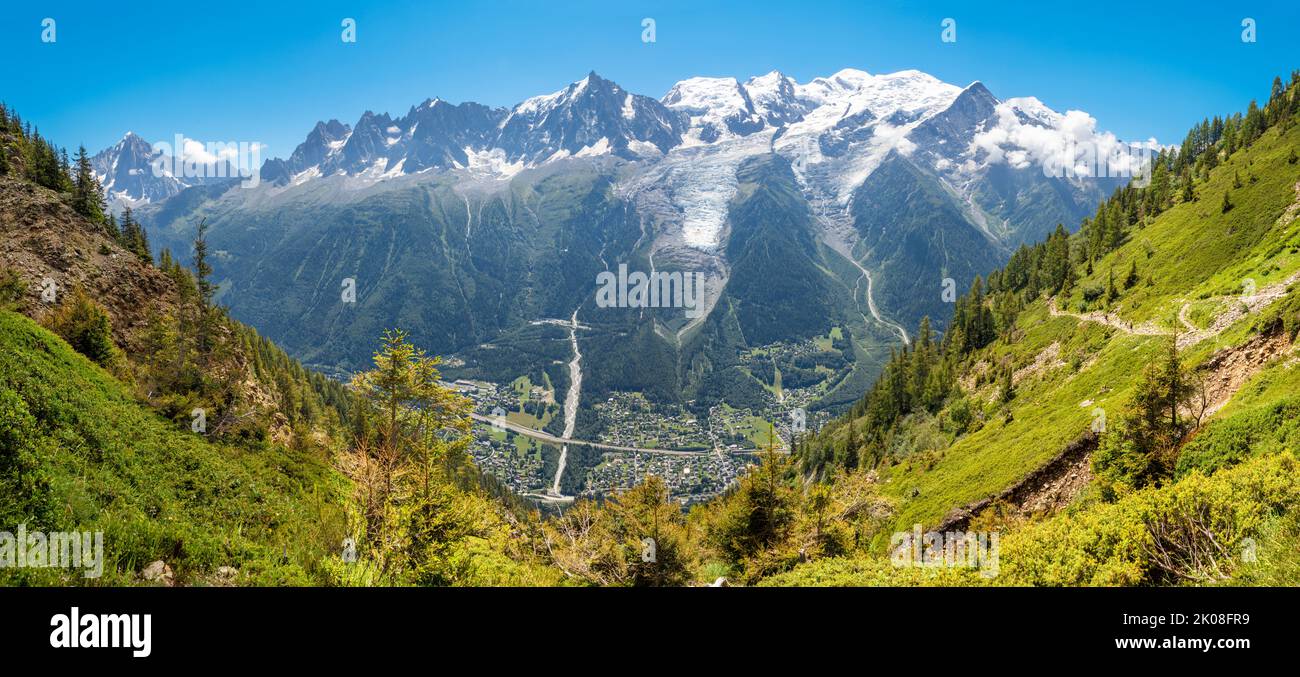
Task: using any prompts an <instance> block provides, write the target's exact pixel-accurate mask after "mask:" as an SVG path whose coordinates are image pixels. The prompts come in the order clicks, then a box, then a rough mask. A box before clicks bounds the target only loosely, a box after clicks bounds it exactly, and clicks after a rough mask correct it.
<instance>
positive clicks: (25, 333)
mask: <svg viewBox="0 0 1300 677" xmlns="http://www.w3.org/2000/svg"><path fill="white" fill-rule="evenodd" d="M0 487H3V488H2V489H0V525H4V528H5V529H8V530H11V531H12V530H13V529H15V528H16V526H17V525H18V524H25V525H26V527H27V529H28V530H29V531H32V530H43V531H102V532H103V539H104V555H105V563H104V573H103V576H102V577H101V578H99V579H94V580H88V579H83V578H82V577H81V574H80V572H71V571H68V570H65V569H54V568H48V569H33V568H12V569H11V568H5V569H0V583H3V584H33V585H51V584H70V585H127V584H132V583H135V582H138V580H139V579H138V574H139V572H140V570H141V569H142V568H143V567H144V566H145V565H147V564H148V563H150V562H152V561H155V560H160V559H161V560H164V561H165V562H166V563H167V564H168V565H169V566H170V567H172V569H173V570H174V572H175V575H176V581H177V583H178V584H200V585H201V584H205V583H208V582H216V581H217V580H219V579H218V577H217V576H216V570H217V569H218V568H219V567H222V566H232V567H235V568H236V569H238V570H239V576H238V577H237V578H236V579H235V580H236V581H237V582H239V583H241V584H266V585H282V584H289V585H292V584H312V583H319V582H321V581H322V578H321V572H319V571H317V570H316V566H317V565H316V563H318V562H320V561H321V559H322V558H323V557H325V556H326V555H327V554H329V553H330V552H333V551H337V550H338V548H339V547H340V544H341V543H342V541H343V538H344V536H345V529H344V516H343V514H342V510H341V508H340V506H341V505H342V504H343V500H342V497H341V493H342V491H343V488H344V485H343V483H342V480H341V478H340V477H339V476H338V475H336V474H335V473H334V471H333V470H331V469H330V468H329V465H328V464H327V463H326V462H325V461H324V460H323V459H319V458H315V457H312V456H307V455H300V454H298V453H296V452H293V451H289V450H286V449H283V448H279V447H270V446H269V445H268V446H255V447H241V446H231V445H226V444H214V443H211V442H209V441H207V440H205V439H204V438H203V437H201V436H199V435H197V434H191V433H188V432H184V431H182V430H180V429H178V428H177V427H176V426H175V425H174V424H173V423H171V422H169V421H166V420H164V419H163V418H161V417H160V416H158V415H157V414H155V413H154V412H153V411H151V410H149V409H148V408H146V407H144V406H142V405H140V404H139V403H137V402H136V401H135V400H134V399H133V398H132V396H131V394H130V393H129V392H128V391H127V389H126V387H125V386H123V385H122V384H121V383H120V382H118V381H117V380H115V379H114V378H113V377H112V376H110V375H109V374H108V373H106V372H104V371H103V370H102V369H101V368H100V367H98V366H97V365H95V364H93V363H92V362H90V361H89V360H87V359H86V358H85V357H83V356H81V355H80V354H78V353H76V352H75V351H73V350H72V349H71V348H70V347H69V346H68V345H67V344H66V343H64V342H63V341H62V340H61V339H59V338H57V337H56V336H54V335H53V334H51V333H49V332H47V331H46V330H44V329H42V328H41V327H39V326H38V325H36V324H35V323H34V322H32V321H31V320H29V319H27V318H25V317H23V316H21V315H18V314H15V313H11V312H7V311H0Z"/></svg>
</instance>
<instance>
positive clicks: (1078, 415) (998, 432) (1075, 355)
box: [886, 126, 1300, 526]
mask: <svg viewBox="0 0 1300 677" xmlns="http://www.w3.org/2000/svg"><path fill="white" fill-rule="evenodd" d="M1297 148H1300V127H1294V126H1293V127H1292V128H1291V129H1290V130H1288V131H1286V132H1285V133H1280V132H1279V131H1278V130H1276V129H1275V130H1271V131H1269V132H1268V133H1267V134H1266V135H1265V137H1264V138H1262V139H1260V141H1258V142H1257V143H1256V145H1255V146H1252V147H1251V148H1250V149H1248V150H1247V151H1243V152H1240V153H1237V154H1235V155H1233V156H1232V159H1231V160H1230V161H1229V162H1227V163H1225V165H1224V166H1221V167H1219V168H1218V169H1216V170H1215V171H1214V172H1213V174H1212V175H1211V178H1210V180H1209V181H1208V182H1206V184H1205V185H1204V186H1203V187H1202V188H1201V196H1200V197H1199V199H1198V200H1196V201H1195V202H1191V203H1185V204H1180V205H1178V206H1175V207H1174V208H1172V209H1170V210H1169V211H1167V212H1165V213H1163V214H1161V215H1160V216H1159V217H1158V218H1156V219H1155V220H1154V221H1153V222H1152V223H1151V224H1150V225H1148V226H1146V227H1145V228H1144V229H1141V230H1138V231H1136V234H1135V235H1134V236H1133V237H1131V238H1130V240H1129V242H1127V243H1126V244H1125V245H1123V246H1122V247H1120V248H1119V249H1117V250H1116V251H1114V252H1112V253H1111V254H1109V255H1108V256H1107V257H1106V258H1104V259H1102V260H1100V261H1098V262H1096V263H1095V264H1094V266H1093V274H1092V276H1090V277H1084V278H1083V279H1081V280H1079V282H1077V283H1076V284H1075V294H1074V296H1073V297H1072V298H1071V299H1070V300H1069V301H1068V302H1067V301H1064V300H1062V301H1061V302H1060V306H1061V307H1062V308H1063V309H1072V308H1075V307H1076V305H1077V303H1078V301H1079V300H1080V299H1081V295H1082V291H1081V290H1082V289H1084V288H1085V287H1087V286H1088V285H1090V284H1102V285H1104V284H1105V283H1106V278H1107V274H1108V271H1109V270H1110V269H1111V268H1112V267H1113V268H1114V269H1115V270H1116V275H1117V276H1120V275H1122V274H1124V273H1126V272H1127V270H1128V269H1129V266H1130V262H1131V261H1133V260H1138V261H1139V264H1138V269H1139V272H1140V274H1141V276H1142V278H1143V281H1141V282H1139V283H1138V285H1137V286H1135V287H1134V288H1133V289H1132V290H1130V291H1129V292H1127V293H1125V294H1124V295H1123V296H1122V297H1121V300H1120V301H1119V302H1118V303H1117V304H1116V306H1114V307H1113V308H1112V311H1111V312H1112V314H1114V315H1115V316H1117V317H1118V318H1119V321H1122V322H1131V323H1132V324H1133V325H1134V326H1135V327H1136V326H1140V325H1142V324H1143V323H1147V322H1154V323H1155V324H1157V325H1158V326H1160V327H1161V328H1163V329H1168V330H1172V329H1173V328H1174V327H1175V326H1176V324H1175V323H1177V322H1178V320H1177V316H1178V312H1179V309H1180V308H1181V306H1182V305H1183V303H1185V302H1188V301H1191V300H1193V299H1198V298H1200V299H1218V300H1220V301H1222V302H1223V304H1224V305H1225V306H1226V305H1228V304H1231V303H1232V302H1234V300H1235V299H1236V298H1237V297H1238V296H1239V295H1240V293H1241V289H1242V281H1243V280H1245V279H1247V278H1252V279H1254V280H1255V284H1256V286H1257V288H1261V289H1262V288H1264V287H1266V286H1267V285H1270V284H1273V283H1275V282H1277V281H1279V280H1285V279H1287V278H1289V277H1290V276H1291V275H1293V274H1295V273H1296V272H1297V271H1300V256H1298V255H1297V254H1295V253H1294V252H1295V249H1296V247H1297V244H1298V243H1300V222H1297V221H1296V220H1295V219H1292V220H1290V221H1289V222H1284V223H1278V220H1279V217H1280V216H1281V215H1282V214H1283V212H1284V211H1285V210H1286V208H1287V207H1288V206H1289V205H1291V204H1293V203H1294V202H1295V201H1296V199H1297V193H1296V189H1295V186H1296V184H1297V181H1298V180H1300V166H1297V165H1291V164H1288V163H1287V160H1286V158H1287V154H1288V151H1289V150H1291V149H1297ZM1234 171H1240V173H1241V175H1242V176H1243V186H1242V187H1241V188H1240V189H1235V190H1233V195H1234V198H1233V199H1234V201H1235V202H1236V203H1237V207H1235V208H1234V209H1232V210H1230V211H1229V212H1227V213H1221V212H1220V209H1219V201H1220V199H1221V191H1222V190H1224V189H1226V188H1227V187H1228V186H1230V185H1231V182H1232V181H1233V175H1234ZM1247 171H1249V172H1251V173H1253V175H1255V176H1256V177H1257V178H1258V180H1257V181H1256V182H1254V183H1250V182H1249V181H1248V179H1245V176H1246V172H1247ZM1148 251H1150V252H1151V254H1150V256H1148V254H1147V252H1148ZM1148 279H1150V280H1154V282H1153V283H1148V281H1147V280H1148ZM1279 303H1281V302H1280V301H1279ZM1048 306H1049V301H1048V300H1047V299H1040V300H1039V301H1036V302H1035V303H1034V304H1032V305H1030V306H1029V307H1028V308H1027V309H1026V310H1025V311H1024V312H1022V313H1021V315H1020V317H1019V319H1018V320H1017V323H1016V325H1017V326H1016V331H1014V332H1012V334H1013V336H1014V340H1012V341H1005V340H999V341H997V342H995V343H994V344H993V345H991V346H989V347H988V348H986V349H985V350H984V351H983V352H982V353H980V354H979V355H977V356H976V358H975V360H973V364H974V365H976V366H975V367H973V368H978V365H979V364H980V362H986V363H990V364H999V363H1002V362H1004V361H1007V362H1010V363H1011V364H1012V365H1013V366H1014V367H1015V368H1017V369H1021V368H1026V367H1029V366H1030V365H1032V364H1034V362H1035V360H1036V359H1037V358H1039V356H1040V355H1044V351H1046V350H1047V349H1048V348H1049V347H1051V346H1053V345H1055V346H1057V348H1055V349H1053V351H1052V353H1057V354H1058V355H1059V357H1056V358H1053V359H1051V360H1046V359H1045V360H1044V361H1046V362H1047V364H1046V365H1045V366H1043V367H1042V369H1041V370H1040V371H1038V372H1037V373H1034V374H1032V375H1030V376H1028V377H1026V378H1025V379H1024V380H1022V381H1020V382H1019V383H1017V395H1016V398H1015V399H1014V400H1013V401H1012V403H1011V406H1010V410H1011V414H1012V420H1011V421H1010V422H1009V423H1004V422H1003V421H1002V420H1000V419H998V420H992V421H990V422H989V423H987V424H986V425H984V426H983V427H982V428H980V429H979V430H978V431H976V432H974V433H971V434H969V435H966V436H964V437H962V438H960V439H958V440H957V441H956V442H955V443H954V444H953V445H952V446H951V447H948V448H947V449H944V450H942V455H943V456H942V458H941V459H939V460H938V461H937V462H936V463H935V464H934V465H933V467H931V468H929V469H925V468H922V467H919V466H917V465H909V464H902V465H899V466H895V467H894V468H891V469H890V471H889V472H887V473H886V481H887V487H888V489H887V491H888V492H889V493H892V494H894V495H895V496H897V497H899V498H900V499H902V501H903V502H902V504H901V508H900V511H899V513H898V524H900V525H903V526H909V525H911V524H912V523H915V522H921V523H925V524H934V523H936V522H937V521H938V520H939V519H941V518H942V517H943V516H944V514H946V513H947V512H948V511H949V510H951V509H953V508H955V507H958V506H960V505H964V504H966V503H969V502H971V501H974V500H977V499H979V498H982V497H985V496H988V495H991V494H994V493H997V492H998V491H1000V490H1001V489H1003V488H1005V487H1006V486H1007V485H1008V484H1010V483H1012V482H1014V481H1015V480H1017V479H1019V478H1020V477H1022V476H1024V475H1025V474H1027V473H1028V472H1030V471H1031V470H1033V469H1034V468H1036V467H1037V466H1038V465H1040V464H1042V463H1043V462H1044V461H1046V460H1047V459H1049V458H1051V457H1052V456H1054V455H1055V454H1057V453H1058V452H1060V451H1061V449H1062V448H1063V447H1064V446H1065V445H1066V444H1067V443H1069V442H1070V441H1071V440H1073V439H1075V438H1077V437H1079V436H1080V435H1081V434H1082V433H1084V432H1085V431H1086V430H1087V429H1088V427H1089V425H1090V424H1091V422H1092V419H1093V414H1092V412H1093V409H1094V408H1095V407H1100V408H1102V409H1103V410H1105V411H1108V412H1115V411H1118V408H1119V406H1120V404H1121V403H1122V402H1124V401H1125V400H1126V399H1127V396H1128V394H1129V392H1130V391H1131V389H1132V387H1133V385H1134V383H1135V381H1136V377H1137V375H1138V374H1139V373H1140V372H1141V370H1142V368H1143V367H1144V366H1145V365H1146V364H1147V363H1148V362H1150V361H1152V360H1154V359H1156V356H1158V355H1159V354H1160V351H1161V349H1162V347H1163V345H1164V343H1165V341H1166V340H1167V339H1165V337H1163V336H1158V335H1140V334H1129V333H1126V332H1124V331H1123V330H1121V329H1118V328H1114V327H1111V326H1107V325H1104V324H1100V323H1096V322H1089V321H1086V320H1082V319H1078V318H1075V317H1068V316H1056V317H1053V316H1052V315H1051V314H1050V312H1049V310H1048ZM1261 312H1265V311H1261ZM1258 319H1259V318H1258V317H1257V316H1256V315H1250V314H1248V315H1246V316H1244V317H1243V318H1242V319H1241V320H1239V321H1238V322H1237V323H1235V324H1234V325H1232V326H1231V327H1230V328H1229V329H1227V330H1225V331H1223V332H1222V333H1220V334H1219V335H1218V336H1214V337H1207V338H1206V339H1205V340H1203V341H1201V342H1199V343H1197V344H1195V345H1192V346H1190V347H1189V349H1188V351H1187V359H1188V360H1189V361H1190V362H1191V363H1192V364H1196V363H1198V362H1200V361H1203V360H1204V359H1205V358H1206V357H1208V356H1209V354H1210V353H1211V352H1213V351H1214V350H1216V349H1219V348H1222V347H1226V346H1233V345H1239V344H1240V343H1244V342H1245V341H1247V340H1249V338H1251V337H1252V336H1254V335H1255V333H1256V332H1255V329H1254V327H1255V325H1256V324H1257V320H1258ZM1050 354H1051V353H1048V355H1050ZM1076 363H1077V364H1078V365H1079V366H1078V368H1077V369H1076V368H1075V366H1074V364H1076ZM1268 371H1270V372H1272V371H1277V372H1278V373H1276V374H1273V373H1270V374H1260V375H1259V376H1258V378H1260V379H1274V380H1276V379H1282V380H1284V381H1286V382H1288V383H1294V380H1293V378H1292V376H1293V373H1294V371H1295V369H1294V368H1293V367H1287V366H1283V365H1281V364H1279V365H1277V366H1276V367H1273V368H1272V369H1270V370H1268ZM1251 390H1252V388H1248V389H1246V391H1247V392H1250V391H1251ZM1276 390H1278V392H1277V393H1275V395H1276V396H1281V395H1282V394H1283V392H1285V391H1286V390H1287V388H1285V387H1282V388H1277V389H1276ZM1292 392H1294V391H1292ZM975 396H976V397H977V398H983V399H984V400H988V399H991V398H992V397H993V396H994V388H993V387H992V386H991V385H990V386H987V387H985V388H983V389H980V390H978V391H976V393H975ZM1256 399H1258V398H1256ZM1089 401H1090V402H1089ZM1085 402H1088V404H1086V405H1084V404H1083V403H1085ZM1268 404H1270V400H1269V399H1265V400H1264V401H1259V402H1256V405H1258V406H1266V405H1268ZM1232 409H1233V404H1232V403H1230V404H1229V407H1228V408H1226V410H1225V413H1228V412H1230V411H1231V410H1232ZM913 489H917V490H918V493H917V495H916V496H915V497H912V498H909V496H910V494H911V493H912V490H913Z"/></svg>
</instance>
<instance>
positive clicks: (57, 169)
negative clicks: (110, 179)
mask: <svg viewBox="0 0 1300 677" xmlns="http://www.w3.org/2000/svg"><path fill="white" fill-rule="evenodd" d="M6 175H12V176H15V177H16V178H20V179H25V180H27V181H30V182H32V183H35V184H36V185H38V186H42V187H44V188H49V189H50V190H53V191H55V192H58V193H64V194H67V195H69V196H70V200H69V202H70V204H71V205H72V208H73V209H74V210H75V211H76V212H77V213H78V214H80V215H82V216H84V217H86V219H87V220H89V221H90V222H91V223H92V224H94V225H95V226H97V227H98V228H99V229H101V230H102V231H103V232H104V234H105V235H108V236H109V237H111V238H112V239H113V240H114V241H116V242H117V243H118V244H120V245H122V246H123V247H124V248H126V249H127V250H128V251H130V252H131V253H133V254H135V255H136V256H138V257H140V259H141V260H142V261H145V262H149V261H150V260H151V256H150V253H149V238H148V236H147V235H146V234H145V230H144V227H143V226H141V225H140V223H139V222H138V221H136V220H135V218H134V217H133V216H132V214H131V210H130V208H127V209H126V210H125V211H124V212H123V214H122V220H121V223H119V222H118V220H117V218H116V217H115V216H114V215H113V214H112V213H111V212H110V211H109V209H108V206H107V204H106V203H105V201H104V191H103V189H102V188H101V187H100V185H99V180H98V179H96V178H95V172H94V170H93V169H92V168H91V166H90V156H89V155H88V154H87V153H86V147H85V146H80V147H78V148H77V156H76V157H75V158H73V159H72V160H71V161H69V159H68V151H67V149H65V148H60V147H58V146H56V145H54V144H53V143H51V142H50V141H49V140H48V139H46V138H45V137H43V136H41V133H40V130H39V129H36V128H33V127H32V126H31V123H30V122H24V121H23V120H22V118H20V117H19V116H18V114H17V113H16V112H12V111H10V110H9V109H8V108H7V107H6V106H5V105H4V104H2V103H0V176H6Z"/></svg>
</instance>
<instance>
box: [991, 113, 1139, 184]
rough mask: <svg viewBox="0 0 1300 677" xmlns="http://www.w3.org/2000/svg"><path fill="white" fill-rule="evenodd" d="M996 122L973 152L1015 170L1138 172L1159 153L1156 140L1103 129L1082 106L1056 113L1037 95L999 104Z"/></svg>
mask: <svg viewBox="0 0 1300 677" xmlns="http://www.w3.org/2000/svg"><path fill="white" fill-rule="evenodd" d="M996 116H997V117H996V120H997V121H996V123H995V124H994V126H992V127H990V128H989V129H987V130H985V131H983V132H980V133H979V134H977V135H976V136H975V138H974V140H973V141H972V142H971V151H972V153H974V154H976V155H981V154H982V155H983V157H984V159H985V160H986V161H987V162H989V163H991V164H996V163H1004V162H1005V163H1006V164H1008V165H1010V166H1011V167H1014V168H1016V169H1025V168H1027V167H1029V166H1031V165H1039V166H1041V167H1043V171H1044V173H1045V174H1047V175H1049V176H1065V177H1078V176H1091V177H1103V176H1133V175H1136V174H1138V173H1140V172H1141V170H1142V169H1143V167H1144V166H1145V164H1146V163H1147V162H1148V160H1149V158H1150V157H1151V155H1152V154H1153V152H1154V151H1156V150H1158V149H1159V148H1160V145H1159V144H1158V143H1157V142H1156V140H1155V139H1149V140H1147V141H1145V142H1138V143H1129V142H1125V141H1121V140H1120V139H1119V138H1118V137H1116V136H1115V135H1114V134H1112V133H1111V132H1107V131H1098V129H1097V120H1096V118H1094V117H1092V116H1091V115H1089V114H1088V113H1086V112H1084V111H1081V110H1070V111H1066V112H1065V114H1064V115H1062V114H1060V113H1057V112H1056V111H1053V110H1052V109H1050V108H1048V107H1047V106H1045V105H1043V103H1042V102H1041V101H1039V100H1038V99H1036V98H1033V97H1025V98H1017V99H1008V100H1006V101H1004V102H1002V103H1000V104H998V106H997V108H996Z"/></svg>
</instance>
